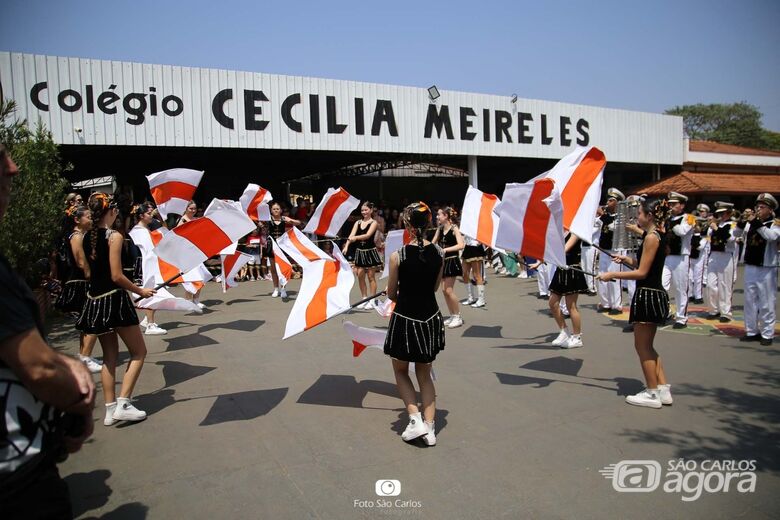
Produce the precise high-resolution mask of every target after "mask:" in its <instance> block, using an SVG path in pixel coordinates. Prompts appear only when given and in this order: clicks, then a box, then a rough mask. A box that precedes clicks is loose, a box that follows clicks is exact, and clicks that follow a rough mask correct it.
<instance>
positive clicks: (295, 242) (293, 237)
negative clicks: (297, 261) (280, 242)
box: [287, 228, 327, 262]
mask: <svg viewBox="0 0 780 520" xmlns="http://www.w3.org/2000/svg"><path fill="white" fill-rule="evenodd" d="M317 229H319V228H317ZM325 229H326V230H327V228H325ZM318 233H319V232H318ZM287 236H288V237H289V238H290V242H292V244H293V246H295V249H297V250H298V251H300V252H301V254H302V255H303V256H305V257H306V260H308V261H310V262H314V261H315V260H321V258H320V257H319V256H317V255H316V254H315V253H314V251H312V250H311V249H309V248H308V247H306V246H305V245H303V244H302V243H301V241H300V240H298V237H297V236H296V235H295V231H294V230H292V229H291V230H290V231H288V232H287Z"/></svg>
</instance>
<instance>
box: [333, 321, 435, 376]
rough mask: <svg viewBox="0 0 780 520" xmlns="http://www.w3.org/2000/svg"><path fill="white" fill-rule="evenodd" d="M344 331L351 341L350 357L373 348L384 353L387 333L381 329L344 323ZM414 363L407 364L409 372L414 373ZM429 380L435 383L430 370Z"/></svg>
mask: <svg viewBox="0 0 780 520" xmlns="http://www.w3.org/2000/svg"><path fill="white" fill-rule="evenodd" d="M344 330H345V331H346V332H347V334H349V337H350V339H352V357H358V356H360V354H362V353H363V351H365V350H366V349H367V348H374V349H377V350H381V351H383V352H384V349H385V338H386V337H387V331H386V330H381V329H368V328H366V327H359V326H357V325H355V324H354V323H352V322H351V321H345V322H344ZM414 367H415V364H414V363H409V371H410V372H414ZM431 379H432V380H433V381H436V373H435V372H434V371H433V369H432V368H431Z"/></svg>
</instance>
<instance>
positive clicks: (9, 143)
mask: <svg viewBox="0 0 780 520" xmlns="http://www.w3.org/2000/svg"><path fill="white" fill-rule="evenodd" d="M15 111H16V105H15V103H14V102H13V101H3V100H2V99H0V142H2V143H3V144H4V145H5V147H6V148H7V149H8V151H9V153H10V154H11V156H12V157H13V159H14V161H15V162H16V164H17V165H18V166H19V171H20V172H21V173H20V174H19V175H18V176H17V177H16V178H15V179H14V183H13V190H12V192H11V204H10V207H9V208H8V211H7V212H6V214H5V217H4V218H3V220H2V222H0V251H2V252H3V254H4V255H5V256H6V258H8V261H9V262H10V263H11V266H12V267H13V268H14V269H15V270H16V271H17V272H18V273H19V274H20V275H21V276H22V277H24V278H25V279H26V280H27V282H28V283H29V284H31V285H33V286H35V285H37V284H38V282H39V280H38V279H37V278H38V276H39V275H40V268H39V267H37V266H40V265H41V263H43V264H45V267H46V268H47V269H48V262H47V260H46V259H48V257H49V254H50V252H51V251H52V245H53V240H54V236H55V235H56V234H57V233H58V232H59V227H60V225H61V221H62V216H63V215H62V209H63V207H62V200H63V195H64V193H65V188H66V187H67V185H68V183H67V181H66V180H65V179H64V178H63V177H62V175H61V174H60V172H61V171H62V170H63V165H62V162H61V160H60V156H59V150H58V147H57V145H56V144H55V143H54V141H53V139H52V136H51V133H50V132H48V131H47V130H46V129H45V128H44V127H43V125H42V124H40V123H39V124H38V125H36V127H35V129H34V130H31V129H30V128H29V126H28V124H27V121H26V120H23V121H17V120H13V119H12V116H13V113H14V112H15ZM42 259H43V261H42V262H41V260H42Z"/></svg>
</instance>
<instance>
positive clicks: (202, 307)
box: [195, 302, 206, 309]
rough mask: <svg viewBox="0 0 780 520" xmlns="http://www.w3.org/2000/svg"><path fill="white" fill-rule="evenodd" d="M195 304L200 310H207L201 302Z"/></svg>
mask: <svg viewBox="0 0 780 520" xmlns="http://www.w3.org/2000/svg"><path fill="white" fill-rule="evenodd" d="M195 304H196V305H197V306H198V308H200V309H205V308H206V306H205V305H203V304H202V303H200V302H195Z"/></svg>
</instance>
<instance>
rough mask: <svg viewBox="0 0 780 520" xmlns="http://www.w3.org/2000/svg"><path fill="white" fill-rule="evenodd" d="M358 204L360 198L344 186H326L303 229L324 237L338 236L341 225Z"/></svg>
mask: <svg viewBox="0 0 780 520" xmlns="http://www.w3.org/2000/svg"><path fill="white" fill-rule="evenodd" d="M359 204H360V200H358V199H356V198H355V197H353V196H352V195H350V194H349V193H348V192H347V190H345V189H344V188H338V189H334V188H328V191H327V193H325V196H324V197H323V198H322V200H321V201H320V203H319V204H318V205H317V209H315V210H314V214H313V215H312V216H311V219H310V220H309V222H308V223H307V224H306V227H305V228H304V229H303V231H304V232H305V233H313V234H315V235H322V236H326V237H335V236H338V234H339V230H340V229H341V226H343V225H344V222H346V221H347V219H348V218H349V215H350V214H351V213H352V212H353V211H354V210H355V209H356V208H357V207H358V205H359Z"/></svg>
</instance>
